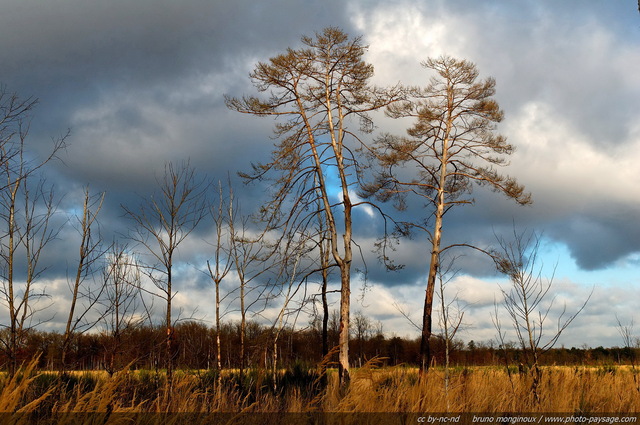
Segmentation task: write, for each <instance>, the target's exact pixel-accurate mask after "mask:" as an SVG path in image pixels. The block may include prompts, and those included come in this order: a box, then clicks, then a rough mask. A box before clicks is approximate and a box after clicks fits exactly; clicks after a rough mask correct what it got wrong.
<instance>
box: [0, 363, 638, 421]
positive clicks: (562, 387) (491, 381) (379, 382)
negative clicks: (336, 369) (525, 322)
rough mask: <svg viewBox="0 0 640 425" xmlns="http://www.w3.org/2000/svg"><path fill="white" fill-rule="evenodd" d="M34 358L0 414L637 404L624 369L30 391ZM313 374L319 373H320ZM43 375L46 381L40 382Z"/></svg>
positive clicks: (121, 376) (9, 388)
mask: <svg viewBox="0 0 640 425" xmlns="http://www.w3.org/2000/svg"><path fill="white" fill-rule="evenodd" d="M33 368H34V364H31V365H29V366H27V367H26V368H25V369H24V370H22V371H21V372H20V373H19V374H18V375H16V377H14V378H13V379H8V378H7V377H4V378H1V379H0V412H41V413H42V412H43V411H44V413H54V414H57V415H60V416H59V418H58V422H59V423H65V422H69V423H72V422H73V416H68V421H66V420H65V418H67V417H66V416H65V414H68V415H72V414H74V413H77V412H104V413H110V412H128V413H135V412H146V413H165V412H198V413H203V414H204V413H214V412H234V413H242V412H302V413H305V412H344V413H353V412H358V413H367V412H386V413H395V412H407V413H411V412H415V413H429V412H436V413H445V412H450V413H459V412H487V413H501V412H561V413H581V414H586V413H605V412H606V413H614V412H618V413H628V412H640V390H639V389H638V386H637V384H636V382H637V378H638V376H637V375H635V374H636V373H638V371H637V370H635V369H631V368H626V367H615V368H614V367H609V368H586V367H547V368H543V373H542V380H541V382H540V386H539V388H538V393H539V395H540V398H539V400H535V399H534V397H533V396H532V394H531V377H530V376H529V375H528V374H526V373H525V374H518V373H513V374H511V375H509V374H507V372H506V371H505V369H504V368H497V367H476V368H465V369H455V370H452V371H451V372H450V380H449V385H448V388H446V389H445V385H444V382H445V379H444V378H445V374H444V371H443V370H442V369H433V370H431V371H429V373H428V374H427V375H426V376H425V377H424V379H423V380H420V379H418V373H417V370H416V369H412V368H403V367H397V368H383V369H378V368H375V367H374V366H372V365H369V366H366V367H363V368H361V369H359V370H355V371H354V372H353V373H352V380H351V383H350V385H349V386H348V388H346V389H342V388H339V386H338V382H337V374H335V373H333V372H331V373H330V374H329V376H328V380H327V385H326V388H322V389H321V388H320V387H319V384H318V382H319V381H318V380H317V379H314V378H313V375H311V376H310V379H309V380H308V381H306V382H303V383H300V382H299V381H297V383H296V384H291V383H289V384H288V385H282V386H281V387H279V389H278V390H277V391H274V390H273V389H272V387H271V386H270V385H269V384H268V383H267V382H266V381H265V382H264V383H262V381H261V380H262V379H266V378H265V377H266V376H268V374H264V375H260V374H259V373H258V374H255V375H254V376H253V378H251V379H249V380H248V381H247V382H249V384H246V385H245V384H243V387H241V386H240V385H239V383H238V382H239V381H233V380H229V379H227V380H225V381H224V382H225V385H224V386H223V387H222V388H218V387H217V386H216V380H215V379H213V380H212V379H210V380H209V381H206V382H205V381H204V380H203V375H201V374H200V373H199V372H196V373H177V374H176V376H175V381H174V387H173V388H172V390H171V391H168V390H167V389H166V384H165V382H164V380H163V376H162V375H161V374H155V375H154V374H153V372H145V373H146V375H145V373H142V372H139V373H134V372H128V371H123V372H120V373H118V374H115V375H114V376H112V377H109V376H107V375H105V374H102V373H96V374H95V375H94V376H93V377H91V374H87V373H85V374H80V375H78V376H77V377H76V378H74V379H76V380H79V379H88V380H91V379H92V381H91V383H90V384H87V385H84V386H83V385H79V384H78V383H77V382H80V381H74V382H76V384H75V386H71V385H70V384H69V383H68V382H67V383H66V386H65V385H63V384H62V383H60V382H57V381H55V380H51V382H52V384H51V387H50V388H40V389H39V390H37V391H36V390H34V389H33V387H34V385H35V384H36V382H37V379H39V376H42V375H38V374H37V373H36V372H34V369H33ZM316 376H317V375H316ZM46 382H49V381H46Z"/></svg>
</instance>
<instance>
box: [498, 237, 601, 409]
mask: <svg viewBox="0 0 640 425" xmlns="http://www.w3.org/2000/svg"><path fill="white" fill-rule="evenodd" d="M540 242H541V240H540V236H538V235H537V234H536V233H535V232H531V233H529V234H528V235H527V234H526V233H521V234H518V233H517V232H516V231H515V229H514V238H513V240H512V241H506V240H505V239H504V238H498V243H499V246H500V248H499V250H494V252H493V256H494V259H495V263H496V267H497V269H498V271H499V272H500V273H503V274H504V275H506V276H507V277H508V278H509V281H510V287H509V288H508V289H505V288H500V290H501V292H502V296H503V305H504V308H505V310H506V311H507V313H508V316H509V318H510V320H511V324H512V325H513V330H514V331H515V335H516V337H517V341H518V343H519V344H520V347H521V348H522V351H523V352H524V355H525V361H526V366H527V369H528V370H529V371H530V373H531V377H532V384H531V393H532V394H533V397H534V399H535V401H536V402H537V401H539V394H538V386H539V384H540V378H541V376H542V372H541V370H540V367H539V365H540V356H541V355H542V354H544V353H545V352H547V351H549V350H550V349H551V348H553V346H554V345H555V343H556V342H557V341H558V339H559V338H560V336H561V335H562V332H564V330H565V329H567V327H569V325H570V324H571V322H573V320H574V319H575V318H576V317H577V316H578V314H580V312H581V311H582V310H583V309H584V307H585V306H586V304H587V302H588V301H589V298H590V297H591V295H589V297H588V298H587V300H586V301H585V302H584V303H583V304H582V306H581V307H580V308H579V309H578V310H577V311H576V312H575V313H573V314H570V315H567V314H566V305H565V306H564V307H563V308H562V311H561V312H560V313H559V314H558V317H557V319H556V326H555V328H553V329H551V330H549V329H548V328H547V327H545V326H546V324H547V321H548V319H549V315H550V314H551V313H552V311H553V310H552V309H553V307H554V300H555V297H553V296H551V294H550V292H549V291H550V290H551V287H552V284H553V274H552V275H551V277H550V278H545V277H543V275H542V271H543V265H541V264H540V260H539V258H538V253H539V249H540ZM494 322H495V323H497V327H498V331H499V333H501V330H500V327H499V326H500V325H499V321H497V315H496V318H495V319H494ZM500 339H502V340H503V339H504V338H503V336H500Z"/></svg>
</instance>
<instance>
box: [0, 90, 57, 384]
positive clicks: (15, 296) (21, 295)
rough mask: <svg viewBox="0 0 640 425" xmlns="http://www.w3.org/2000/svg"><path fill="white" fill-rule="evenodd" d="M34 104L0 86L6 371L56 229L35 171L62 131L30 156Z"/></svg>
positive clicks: (13, 361)
mask: <svg viewBox="0 0 640 425" xmlns="http://www.w3.org/2000/svg"><path fill="white" fill-rule="evenodd" d="M36 103H37V102H36V101H35V100H33V99H31V98H28V99H26V100H22V99H20V97H19V96H18V95H16V94H10V93H8V92H7V91H6V89H5V87H0V173H1V175H2V180H3V182H2V183H0V220H1V221H2V228H3V230H2V232H1V233H0V255H1V256H2V259H3V264H2V269H1V270H0V278H1V279H2V287H1V290H0V292H1V294H2V302H3V303H4V304H5V305H6V307H7V309H8V312H9V323H8V324H7V325H3V326H5V327H6V328H7V329H8V333H7V337H6V338H2V339H1V340H0V347H1V349H2V350H3V351H4V352H5V353H6V355H7V357H8V359H9V373H10V374H11V375H13V374H14V373H15V371H16V369H17V366H18V361H19V359H18V352H19V347H20V346H21V345H22V343H23V342H24V338H25V336H26V333H27V331H28V330H29V329H31V328H32V327H34V326H36V325H37V320H38V319H36V317H35V314H36V313H37V312H38V311H39V310H40V309H41V308H42V307H41V305H40V306H39V305H38V301H40V300H41V299H42V298H45V297H46V294H45V292H44V291H43V290H42V289H38V287H37V282H38V278H39V277H40V275H41V273H42V272H43V271H44V270H45V268H43V267H41V266H40V264H39V260H40V256H41V254H42V253H43V251H44V249H45V247H46V246H47V245H48V244H49V242H51V241H52V240H53V239H54V238H55V236H56V234H57V233H58V231H59V227H57V226H53V225H52V222H51V219H52V217H53V214H54V213H55V211H56V204H55V200H54V195H53V190H52V189H48V188H47V187H46V184H45V181H44V179H43V178H42V177H41V176H38V173H39V172H40V170H41V168H42V167H44V166H45V164H47V163H48V162H49V161H51V160H52V159H53V158H55V157H56V155H57V154H58V152H59V151H60V150H61V149H63V148H64V145H65V139H66V137H67V135H68V134H67V135H65V136H63V137H61V138H58V139H53V145H52V147H51V150H50V152H49V154H48V156H47V157H45V158H42V159H33V156H32V155H30V154H28V153H27V150H26V140H27V135H28V133H29V119H30V113H31V111H32V110H33V108H34V107H35V105H36ZM32 177H34V178H35V181H36V183H35V184H34V182H33V179H32Z"/></svg>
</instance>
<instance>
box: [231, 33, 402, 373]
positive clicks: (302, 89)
mask: <svg viewBox="0 0 640 425" xmlns="http://www.w3.org/2000/svg"><path fill="white" fill-rule="evenodd" d="M302 42H303V44H304V45H305V48H301V49H297V50H294V49H288V50H287V52H286V53H284V54H281V55H278V56H276V57H273V58H271V59H270V60H269V62H267V63H264V62H260V63H258V65H257V66H256V68H255V70H254V71H253V72H252V73H251V79H252V81H253V83H254V85H255V86H256V87H257V88H258V90H259V91H261V92H267V91H269V92H270V96H269V97H267V98H266V99H260V98H258V97H244V98H242V99H235V98H227V105H228V106H229V108H231V109H233V110H236V111H239V112H242V113H247V114H252V115H256V116H276V117H281V118H283V119H284V121H283V122H279V123H278V124H277V125H276V128H275V134H276V136H277V137H278V138H279V139H280V141H279V142H278V143H277V144H276V147H275V149H274V151H273V156H272V159H271V161H270V162H269V163H266V164H259V165H255V166H254V172H253V173H252V174H248V175H245V177H247V178H249V179H259V178H263V177H265V176H267V175H268V174H269V173H275V174H277V177H276V178H275V181H274V183H275V184H274V185H273V188H274V190H273V193H272V196H271V200H270V202H268V203H267V205H266V206H265V208H264V210H263V213H264V216H265V217H268V218H269V220H270V221H271V223H272V227H274V228H282V227H287V228H289V229H296V228H298V229H299V228H308V226H309V222H310V221H311V220H313V217H314V216H315V211H316V209H315V208H314V207H313V205H315V204H316V202H317V201H318V200H319V201H320V202H321V204H322V211H323V215H324V217H325V218H324V220H325V221H326V223H327V233H328V235H329V240H330V247H331V254H332V256H333V260H334V261H335V263H336V264H337V265H338V268H339V269H340V280H341V300H340V355H339V375H340V382H341V383H343V384H344V383H346V382H348V380H349V312H350V296H351V283H350V282H351V280H350V279H351V263H352V259H353V253H352V233H353V222H352V214H353V208H354V207H356V206H357V205H359V204H360V203H359V202H355V203H354V202H353V200H352V192H351V189H352V187H353V186H354V184H356V183H357V178H358V177H359V176H358V174H359V173H360V171H361V169H360V166H359V163H358V157H357V155H356V149H358V148H361V147H362V146H363V144H364V143H363V141H362V139H361V138H360V137H361V134H362V133H367V132H370V131H371V129H372V121H371V119H370V117H369V116H368V112H370V111H374V110H377V109H380V108H382V107H384V106H386V105H388V104H389V103H390V102H392V101H394V100H396V99H397V98H398V96H399V93H400V90H398V89H396V90H393V91H390V90H381V89H377V88H374V87H371V86H370V85H369V80H370V78H371V76H372V75H373V67H372V66H371V65H369V64H367V63H366V62H364V61H363V55H364V53H365V51H366V46H364V45H363V44H362V40H361V38H359V37H358V38H354V39H349V37H348V35H347V34H345V33H344V32H343V31H341V30H339V29H337V28H326V29H325V30H323V31H322V32H321V33H317V34H316V36H315V38H311V37H303V38H302ZM354 122H355V123H356V126H357V128H358V130H354V129H353V128H352V124H354ZM329 178H333V179H335V181H337V182H338V186H339V188H340V199H339V200H338V202H336V200H335V199H333V197H332V196H331V195H330V192H329V188H328V185H327V179H329ZM288 232H289V231H286V230H285V231H284V232H283V233H288Z"/></svg>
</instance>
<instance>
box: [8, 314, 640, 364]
mask: <svg viewBox="0 0 640 425" xmlns="http://www.w3.org/2000/svg"><path fill="white" fill-rule="evenodd" d="M336 325H337V322H336V321H335V320H333V321H332V326H331V331H330V340H331V343H334V344H337V340H338V335H339V333H338V327H337V326H336ZM246 327H247V339H246V347H247V348H246V350H247V367H249V368H259V369H266V370H268V369H269V368H270V367H271V366H272V365H271V364H270V362H271V359H272V353H271V350H272V349H273V346H272V344H271V341H272V338H273V332H274V330H273V328H271V327H269V326H264V325H261V324H259V323H257V322H253V321H249V322H248V323H247V324H246ZM174 332H175V334H174V341H173V344H172V352H171V355H172V356H173V363H174V365H175V367H176V369H188V370H213V369H217V364H216V355H215V353H216V350H217V344H216V332H215V329H214V328H211V327H208V326H206V325H204V324H202V323H201V322H196V321H188V322H183V323H179V324H177V325H176V326H175V329H174ZM351 337H352V338H351V347H350V349H351V351H352V352H353V353H357V355H356V356H354V362H352V363H354V364H355V366H361V365H365V364H366V363H367V362H368V361H370V360H372V359H375V364H376V365H382V366H408V367H415V366H418V364H419V361H420V339H419V338H406V337H400V336H385V335H384V334H382V333H379V332H377V331H376V330H375V329H372V328H367V329H366V332H364V333H363V334H360V335H359V334H358V333H357V331H356V330H354V329H352V332H351ZM165 338H166V328H165V327H164V326H156V327H151V326H148V325H144V326H139V327H135V328H130V329H127V330H126V331H125V332H123V333H122V334H121V335H120V341H119V343H118V344H117V347H118V351H117V352H116V353H114V351H113V350H114V347H116V344H115V341H114V337H113V336H112V335H109V334H107V333H90V334H83V335H81V336H79V337H78V338H75V339H74V343H73V344H72V345H71V346H70V347H69V349H68V351H67V357H66V362H67V364H66V367H69V368H72V369H75V370H107V371H108V372H110V373H113V372H116V371H117V370H120V369H122V368H124V367H127V366H129V367H132V368H136V369H146V370H165V369H164V368H165V365H166V364H167V362H166V359H165V356H166V354H167V353H166V349H165V346H164V342H165ZM220 341H221V349H222V350H221V351H222V358H221V361H222V367H223V368H224V369H238V368H240V358H239V356H238V352H239V347H240V323H239V322H228V323H224V324H223V325H222V332H221V335H220ZM321 342H322V334H321V330H320V329H319V328H318V327H317V326H310V327H308V328H307V329H304V330H295V329H291V328H285V329H283V331H282V335H281V337H280V339H279V343H278V346H277V349H278V351H279V353H280V354H279V356H278V359H279V360H278V365H279V367H280V368H283V369H286V368H291V367H293V366H294V365H296V364H297V365H302V366H304V367H308V368H314V367H316V365H318V364H319V363H320V362H321V361H322V358H323V355H322V347H321ZM63 346H64V334H62V333H59V332H44V331H38V330H32V331H30V332H29V333H28V335H27V336H26V339H25V344H24V345H23V346H22V348H21V350H20V352H19V361H21V362H26V361H28V360H30V359H32V358H35V357H36V356H38V357H39V364H38V365H39V368H40V369H42V370H58V369H60V368H61V367H62V365H61V364H60V361H61V360H60V359H61V357H60V353H61V351H62V350H63ZM430 348H431V350H432V352H433V355H434V362H433V364H434V365H436V366H443V365H444V362H445V339H444V338H442V337H441V336H436V337H435V338H433V339H432V343H431V347H430ZM114 354H115V362H114V361H113V356H114ZM639 355H640V348H637V347H611V348H604V347H595V348H590V347H589V348H587V347H581V348H576V347H571V348H564V347H562V348H553V349H551V350H550V351H549V352H548V353H547V354H546V356H545V357H544V361H543V362H542V363H541V365H546V366H549V365H557V366H583V365H587V366H609V365H618V364H635V362H636V361H637V359H638V356H639ZM526 356H527V353H525V352H524V351H523V350H522V349H521V348H518V344H516V343H507V344H506V346H499V345H498V344H497V343H496V342H495V341H488V342H475V341H473V340H471V341H469V342H468V343H466V344H465V343H464V342H462V341H460V340H455V341H454V343H453V344H452V348H451V350H450V366H451V367H466V366H498V367H500V366H503V365H505V363H506V364H508V365H510V366H512V367H522V366H523V365H524V364H526ZM7 361H8V358H7V356H6V355H4V354H3V355H0V362H3V363H6V362H7ZM329 366H330V367H337V364H336V363H331V364H329Z"/></svg>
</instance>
